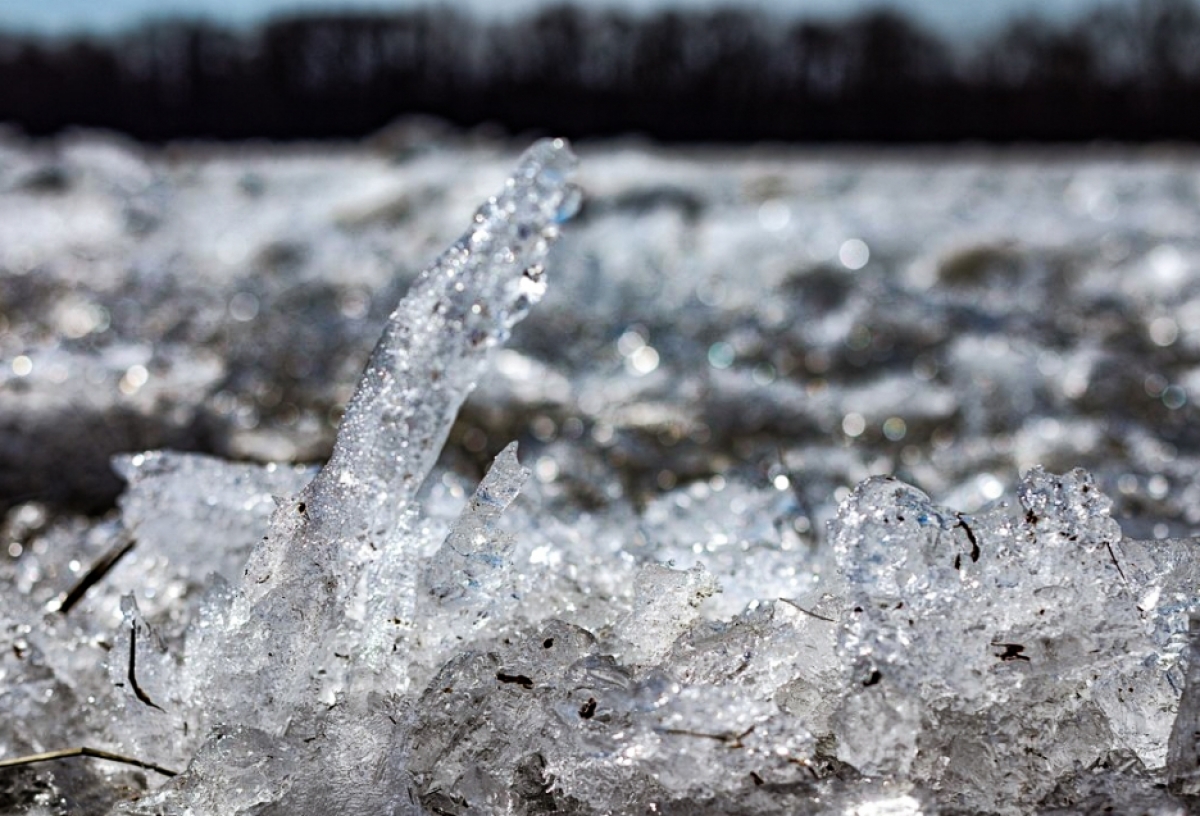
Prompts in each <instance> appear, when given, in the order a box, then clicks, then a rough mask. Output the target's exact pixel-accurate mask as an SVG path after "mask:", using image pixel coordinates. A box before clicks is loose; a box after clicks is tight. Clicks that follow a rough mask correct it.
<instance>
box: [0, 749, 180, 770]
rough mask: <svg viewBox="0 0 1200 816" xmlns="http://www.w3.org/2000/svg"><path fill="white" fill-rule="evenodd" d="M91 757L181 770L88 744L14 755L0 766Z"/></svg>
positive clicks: (141, 765)
mask: <svg viewBox="0 0 1200 816" xmlns="http://www.w3.org/2000/svg"><path fill="white" fill-rule="evenodd" d="M77 756H82V757H91V758H92V759H107V760H109V761H111V762H123V763H125V764H126V765H133V766H135V767H137V768H145V769H146V770H147V771H154V772H155V773H160V774H162V775H163V776H178V775H179V771H172V770H171V769H170V768H164V767H163V766H161V765H155V764H154V763H153V762H145V761H143V760H140V759H134V758H133V757H127V756H121V755H120V754H114V753H112V752H111V751H102V750H100V749H99V748H89V747H87V746H86V745H83V746H80V747H79V748H64V749H63V750H61V751H47V752H45V753H43V754H30V755H29V756H23V757H14V758H12V759H0V768H16V767H20V766H23V765H33V764H34V763H37V762H49V761H51V760H54V759H69V758H70V757H77Z"/></svg>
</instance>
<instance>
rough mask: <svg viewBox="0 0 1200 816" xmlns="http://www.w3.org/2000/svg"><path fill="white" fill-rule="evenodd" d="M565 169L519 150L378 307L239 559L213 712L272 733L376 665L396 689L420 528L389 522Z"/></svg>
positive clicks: (545, 145) (537, 254) (423, 471)
mask: <svg viewBox="0 0 1200 816" xmlns="http://www.w3.org/2000/svg"><path fill="white" fill-rule="evenodd" d="M574 167H575V158H574V156H573V155H572V154H571V152H570V149H569V148H568V146H567V144H566V142H564V141H563V140H561V139H554V140H545V141H542V142H539V143H537V144H536V145H534V146H533V147H532V148H530V149H529V150H528V151H527V152H526V153H525V155H524V156H523V157H522V159H521V161H520V163H519V165H518V166H517V169H516V171H515V172H514V173H513V175H512V176H511V177H510V178H509V179H508V181H507V182H506V183H505V186H504V188H503V190H502V191H501V192H500V193H499V194H498V195H496V196H495V197H493V198H491V199H489V200H488V201H487V202H486V203H485V204H484V205H483V206H482V207H481V208H480V209H479V211H478V212H477V213H476V214H475V217H474V220H473V222H472V226H471V228H470V229H469V230H468V231H467V233H466V234H465V235H464V236H463V237H462V238H461V239H459V241H458V242H456V243H455V244H454V245H453V246H452V247H451V248H450V249H449V250H447V251H446V252H445V253H444V254H443V255H442V256H441V257H440V258H439V259H438V260H437V261H436V262H435V263H434V264H433V266H431V267H430V268H428V269H426V270H425V271H424V272H422V273H421V275H420V276H418V278H417V279H416V281H415V282H414V283H413V284H412V286H411V287H410V289H409V292H408V294H407V295H406V296H405V298H404V300H402V301H401V302H400V305H399V306H398V307H397V308H396V311H395V312H394V313H393V314H392V316H391V318H390V319H389V321H388V324H387V326H386V327H385V329H384V332H383V336H382V338H381V339H380V341H379V343H378V345H377V346H376V347H375V350H374V351H373V352H372V353H371V357H370V359H369V361H368V363H367V367H366V371H365V372H364V373H363V376H362V379H361V380H360V381H359V384H358V389H357V391H356V392H355V394H354V396H353V398H352V399H351V401H350V404H349V406H348V407H347V409H346V413H345V416H344V418H343V420H342V425H341V428H340V429H339V431H338V438H337V441H336V443H335V445H334V451H333V455H332V457H331V458H330V460H329V463H328V464H327V465H326V466H325V468H324V469H323V470H322V471H321V472H320V473H319V474H318V475H317V477H316V478H315V479H314V480H313V482H312V483H311V484H309V485H308V486H307V487H305V488H304V489H303V490H302V491H300V493H299V495H297V496H295V497H293V498H292V499H290V500H288V501H286V502H284V503H282V504H280V505H279V506H278V507H277V508H276V510H275V512H274V514H273V516H272V519H271V524H270V528H269V531H268V534H267V536H265V537H264V539H263V540H262V541H261V542H260V543H259V544H258V546H257V547H256V548H255V550H254V552H253V553H252V554H251V556H250V559H249V561H248V562H247V564H246V567H245V572H244V576H243V581H242V583H241V586H240V587H239V589H238V592H237V595H236V596H235V598H234V600H233V603H232V604H231V609H230V612H229V618H228V619H229V621H230V631H229V633H228V636H227V637H223V638H220V639H216V640H214V646H213V648H214V649H216V650H217V652H218V654H217V655H216V657H215V658H214V659H217V660H219V661H220V662H221V663H222V664H224V665H225V666H227V667H228V671H226V672H224V673H223V674H221V675H220V676H214V677H213V680H212V682H213V683H219V684H220V689H219V690H218V689H215V688H214V689H209V690H208V691H207V692H206V693H208V694H209V695H210V699H212V700H213V701H214V705H213V706H211V707H210V708H211V709H212V710H211V711H210V712H209V716H210V717H211V719H212V722H214V723H220V722H236V723H245V724H251V725H254V726H255V727H258V728H262V729H264V730H266V731H269V732H272V733H283V731H284V730H285V729H286V728H287V727H288V724H289V722H290V721H291V720H293V719H294V718H296V717H301V718H303V716H304V715H303V714H302V713H301V712H302V711H303V710H304V709H305V708H306V707H307V706H312V705H317V704H318V703H319V704H322V705H332V704H333V703H334V702H335V701H336V700H337V699H338V696H339V695H342V694H345V693H347V690H348V689H351V688H357V687H356V686H355V683H356V682H358V680H359V679H362V678H368V677H369V678H371V680H370V682H369V683H367V684H366V685H365V686H362V688H367V687H370V686H374V685H377V684H378V683H377V681H376V679H375V678H376V677H377V675H379V673H381V672H391V673H392V674H393V675H394V676H392V677H391V678H390V682H393V684H394V685H395V686H396V687H398V686H399V684H402V683H403V682H404V667H403V665H402V663H401V662H399V661H397V660H395V659H394V657H393V656H394V654H395V652H396V651H397V650H399V649H400V648H401V646H402V640H403V631H404V629H405V627H406V626H407V625H408V622H409V621H411V620H412V613H413V607H414V604H415V598H416V591H417V586H418V583H419V577H418V575H417V568H416V558H417V551H416V547H417V546H418V545H417V544H416V543H415V542H416V541H417V540H418V538H419V536H416V535H406V534H405V526H404V524H403V523H402V522H403V520H404V519H406V518H411V517H412V515H413V514H414V512H415V507H414V506H413V499H414V496H415V495H416V492H417V490H418V488H419V487H420V485H421V483H422V482H423V481H424V480H425V478H426V475H427V474H428V472H429V470H430V469H431V468H432V467H433V465H434V463H435V461H436V459H437V456H438V454H439V452H440V450H441V448H442V445H443V444H444V442H445V439H446V436H447V435H448V434H449V432H450V428H451V426H452V425H453V422H454V418H455V416H456V414H457V413H458V410H459V408H460V407H461V405H462V403H463V401H464V400H465V399H466V397H467V395H468V394H469V393H470V391H471V389H472V388H473V387H474V385H475V381H476V379H477V378H478V376H479V375H480V373H481V371H482V369H483V366H484V364H485V362H486V359H487V352H488V350H489V348H490V347H492V346H494V345H497V344H499V343H501V342H503V341H504V340H505V339H506V338H507V337H508V333H509V331H510V330H511V328H512V326H513V325H514V324H515V323H516V322H517V321H518V320H520V319H521V318H522V317H524V316H525V314H526V312H527V311H528V309H529V307H530V305H531V304H532V303H533V302H534V301H535V300H537V299H538V298H539V297H540V296H541V294H542V292H543V290H544V282H543V281H542V264H543V262H544V261H545V259H546V256H547V254H548V252H549V247H550V245H551V244H552V243H553V241H554V239H555V238H557V236H558V225H559V224H560V223H561V222H562V221H563V220H565V219H566V218H568V217H569V216H570V214H571V213H572V212H573V210H574V209H575V208H576V207H577V206H578V202H579V193H578V190H577V188H575V187H574V186H572V185H571V184H570V182H569V181H568V177H569V176H570V175H571V173H572V171H573V169H574ZM510 458H512V457H511V456H510ZM505 461H507V460H505ZM513 464H514V465H515V460H514V461H513ZM518 470H519V467H518ZM504 471H505V468H504V467H501V468H500V469H499V470H498V471H497V473H498V474H499V473H502V472H504ZM488 484H490V482H488ZM508 484H509V483H508V482H507V481H506V482H505V483H504V486H503V487H502V486H501V485H497V486H496V492H497V495H500V496H504V495H506V491H508ZM515 486H519V480H518V482H517V484H516V485H515ZM515 486H514V487H513V490H512V492H513V493H514V494H515ZM508 500H511V496H509V498H508ZM506 502H507V500H504V499H503V498H502V499H501V503H506ZM497 512H498V510H497ZM410 532H411V531H410ZM331 632H336V633H337V636H336V637H330V636H329V633H331ZM249 701H253V702H249ZM247 706H249V708H247Z"/></svg>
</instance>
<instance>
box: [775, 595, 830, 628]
mask: <svg viewBox="0 0 1200 816" xmlns="http://www.w3.org/2000/svg"><path fill="white" fill-rule="evenodd" d="M779 600H781V601H783V602H784V603H785V604H787V605H788V606H791V607H794V608H796V609H799V610H800V611H801V612H803V613H804V614H805V615H808V616H809V617H810V618H816V619H817V620H823V621H825V622H827V623H837V621H835V620H834V619H833V618H827V617H825V616H824V615H818V614H817V613H816V612H813V611H812V610H811V609H805V608H804V607H803V606H801V605H800V604H798V603H796V602H795V601H793V600H792V599H791V598H780V599H779Z"/></svg>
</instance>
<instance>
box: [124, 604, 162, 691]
mask: <svg viewBox="0 0 1200 816" xmlns="http://www.w3.org/2000/svg"><path fill="white" fill-rule="evenodd" d="M129 685H130V686H132V687H133V693H134V696H136V697H137V698H138V699H139V700H141V701H142V702H143V703H145V704H146V705H148V706H150V707H151V708H157V709H158V710H159V711H165V710H164V709H163V707H162V706H160V705H159V704H158V703H156V702H154V701H153V700H151V699H150V695H149V694H147V693H146V692H145V691H143V690H142V687H141V686H139V685H138V681H137V624H136V623H130V625H129Z"/></svg>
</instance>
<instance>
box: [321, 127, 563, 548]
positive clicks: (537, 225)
mask: <svg viewBox="0 0 1200 816" xmlns="http://www.w3.org/2000/svg"><path fill="white" fill-rule="evenodd" d="M575 164H576V159H575V157H574V156H573V155H572V153H571V151H570V149H569V147H568V146H567V144H566V142H565V141H564V140H562V139H552V140H551V139H547V140H543V141H540V142H538V143H537V144H535V145H534V146H533V147H531V148H530V149H529V150H528V151H526V153H525V154H524V156H523V157H522V158H521V161H520V163H519V165H518V166H517V169H516V171H515V172H514V173H513V175H512V177H510V178H509V179H508V181H507V183H506V185H505V187H504V190H503V191H502V192H501V193H500V194H499V195H497V196H495V197H493V198H491V199H489V200H488V201H487V202H486V203H485V204H484V205H483V206H482V207H481V208H480V209H479V211H478V212H477V213H476V214H475V219H474V222H473V224H472V226H471V228H470V230H469V231H468V232H467V233H466V234H465V235H464V236H463V237H462V238H461V239H459V241H458V242H457V243H455V244H454V245H453V246H452V247H451V248H450V249H449V250H447V251H446V253H445V254H443V255H442V257H441V258H439V259H438V260H437V262H436V263H435V264H434V265H433V266H432V267H430V268H429V269H427V270H425V271H424V272H423V273H422V274H421V275H420V276H419V277H418V278H417V280H416V281H415V282H414V283H413V285H412V288H411V289H410V290H409V293H408V295H407V296H406V297H405V298H404V300H403V301H402V302H401V303H400V305H399V306H398V307H397V309H396V311H395V312H393V313H392V316H391V318H390V319H389V320H388V324H387V327H386V328H385V329H384V333H383V337H382V338H381V339H380V341H379V344H378V345H377V346H376V347H375V350H374V351H373V352H372V354H371V357H370V360H369V362H368V363H367V368H366V371H365V372H364V373H363V376H362V379H361V380H360V381H359V384H358V390H357V391H356V392H355V394H354V397H353V398H352V399H351V401H350V404H349V406H348V407H347V408H346V413H345V417H344V418H343V420H342V425H341V428H340V429H339V431H338V437H337V442H336V443H335V445H334V451H333V456H332V458H331V459H330V460H329V463H328V464H327V465H326V466H325V469H324V470H323V471H322V472H321V474H320V475H319V476H318V477H317V479H316V480H315V481H314V483H313V485H312V486H311V489H310V490H309V491H308V494H309V496H308V498H309V502H310V507H311V509H312V511H313V518H314V520H319V516H320V515H321V511H322V509H323V506H324V505H325V504H326V502H327V501H329V500H332V503H333V504H335V505H336V506H337V507H339V508H340V510H341V513H340V514H341V515H342V517H343V518H347V517H350V518H355V519H360V520H361V521H362V524H363V525H364V527H366V526H368V525H369V528H370V529H371V530H373V531H377V530H381V529H386V528H388V527H390V526H392V525H394V524H395V523H396V521H397V519H398V518H399V515H400V511H401V510H402V508H403V507H404V506H405V505H406V504H407V503H408V502H409V501H410V500H411V499H412V497H413V495H414V494H415V493H416V491H417V489H418V488H419V487H420V485H421V483H422V481H424V479H425V476H426V474H427V473H428V472H429V469H430V468H431V467H432V466H433V464H434V462H435V461H436V459H437V456H438V453H439V452H440V451H441V448H442V445H443V443H444V442H445V439H446V435H447V434H448V433H449V430H450V426H451V424H452V422H453V419H454V417H455V415H456V414H457V413H458V410H459V408H460V407H461V405H462V403H463V401H464V400H465V399H466V397H467V394H468V393H469V392H470V391H471V389H472V388H473V387H474V385H475V381H476V379H477V378H478V376H479V374H480V371H481V369H482V366H483V363H484V360H485V357H486V355H487V351H488V349H489V348H490V347H492V346H494V345H496V344H498V343H501V342H503V341H504V340H505V339H506V338H507V337H508V333H509V331H510V329H511V328H512V326H513V324H515V323H516V322H517V321H518V320H520V319H521V318H522V317H524V316H525V313H526V312H527V310H528V309H529V307H530V305H531V304H532V303H533V302H534V301H536V300H537V299H539V298H540V297H541V294H542V292H543V291H544V288H545V285H544V283H543V281H542V279H541V277H542V264H543V262H544V261H545V258H546V255H547V252H548V249H549V247H550V244H551V243H552V242H553V240H554V239H555V238H556V237H557V235H558V225H559V224H560V223H561V222H562V221H564V220H566V219H567V218H569V217H570V215H571V214H572V213H573V212H574V210H575V209H576V208H577V207H578V202H579V192H578V189H577V188H576V187H574V186H573V185H572V184H571V183H570V182H569V177H570V176H571V174H572V172H573V171H574V168H575Z"/></svg>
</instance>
